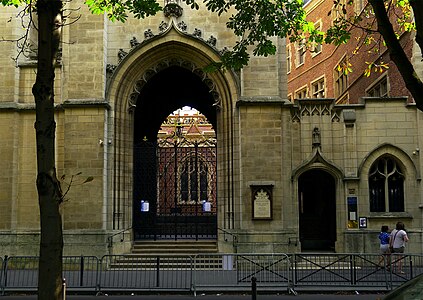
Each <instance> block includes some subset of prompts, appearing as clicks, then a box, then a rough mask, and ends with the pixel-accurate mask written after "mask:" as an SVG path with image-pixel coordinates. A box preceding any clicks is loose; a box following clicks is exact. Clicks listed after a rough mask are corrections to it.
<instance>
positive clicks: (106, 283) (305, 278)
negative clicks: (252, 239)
mask: <svg viewBox="0 0 423 300" xmlns="http://www.w3.org/2000/svg"><path fill="white" fill-rule="evenodd" d="M0 264H1V266H2V269H1V270H2V271H1V273H0V291H1V294H2V295H3V294H5V293H7V292H16V291H27V292H31V291H34V292H35V291H36V290H37V282H38V270H37V269H38V257H35V256H12V257H8V256H5V257H4V259H3V258H0ZM420 274H423V255H415V254H407V255H391V256H380V255H379V254H351V253H347V254H340V253H336V254H335V253H334V254H327V253H325V254H322V253H318V254H312V253H306V254H304V253H298V254H282V253H281V254H251V253H250V254H222V253H213V254H198V255H193V256H189V255H106V256H103V257H102V258H97V257H93V256H66V257H63V277H64V278H65V279H66V286H67V290H68V291H70V292H72V291H73V292H80V291H84V292H93V293H99V292H107V291H109V292H110V291H121V292H131V291H144V292H149V291H151V292H153V291H172V292H178V291H179V292H182V291H183V292H193V293H194V294H196V293H197V292H199V291H220V292H223V291H250V290H251V284H252V281H253V280H254V284H255V285H256V286H257V289H258V290H259V291H261V292H270V291H272V292H276V291H277V292H281V293H283V292H289V291H292V292H295V291H301V290H302V291H306V290H307V291H342V290H356V291H389V290H391V289H393V288H395V287H397V286H399V285H401V284H402V283H404V282H406V281H408V280H410V279H412V278H414V277H416V276H418V275H420Z"/></svg>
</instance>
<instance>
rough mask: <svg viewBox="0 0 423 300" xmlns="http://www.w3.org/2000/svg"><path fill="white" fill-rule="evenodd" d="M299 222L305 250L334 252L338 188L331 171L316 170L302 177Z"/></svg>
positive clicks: (299, 195) (299, 197)
mask: <svg viewBox="0 0 423 300" xmlns="http://www.w3.org/2000/svg"><path fill="white" fill-rule="evenodd" d="M298 199H299V206H298V207H299V225H300V242H301V250H302V251H334V249H335V241H336V187H335V179H334V177H333V176H332V175H331V174H329V173H328V172H326V171H324V170H321V169H312V170H309V171H306V172H304V173H303V174H301V176H300V177H299V179H298Z"/></svg>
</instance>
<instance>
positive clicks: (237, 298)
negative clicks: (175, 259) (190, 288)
mask: <svg viewBox="0 0 423 300" xmlns="http://www.w3.org/2000/svg"><path fill="white" fill-rule="evenodd" d="M383 296H384V295H383V294H358V295H356V294H348V295H345V294H298V295H297V296H294V295H286V294H284V295H277V294H276V295H260V294H259V295H257V300H288V299H291V300H382V299H383ZM0 299H4V300H36V299H37V296H36V295H19V296H16V295H15V296H4V297H0ZM106 299H108V300H141V299H142V300H147V299H148V300H195V299H198V300H251V299H252V296H251V295H247V294H243V295H235V294H200V295H197V297H194V296H193V295H174V294H161V295H148V294H143V295H108V296H106V295H103V296H92V295H84V296H76V295H71V296H67V297H66V300H106Z"/></svg>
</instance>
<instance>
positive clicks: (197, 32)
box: [192, 28, 202, 38]
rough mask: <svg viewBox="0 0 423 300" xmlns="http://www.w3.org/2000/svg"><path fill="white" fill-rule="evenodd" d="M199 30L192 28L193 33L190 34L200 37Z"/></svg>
mask: <svg viewBox="0 0 423 300" xmlns="http://www.w3.org/2000/svg"><path fill="white" fill-rule="evenodd" d="M201 34H202V33H201V30H200V29H198V28H195V29H194V33H193V34H192V35H193V36H195V37H197V38H201Z"/></svg>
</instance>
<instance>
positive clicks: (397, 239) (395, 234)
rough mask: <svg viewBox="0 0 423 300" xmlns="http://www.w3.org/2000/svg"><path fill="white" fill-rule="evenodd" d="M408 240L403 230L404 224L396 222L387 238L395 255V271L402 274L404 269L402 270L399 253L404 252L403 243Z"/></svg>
mask: <svg viewBox="0 0 423 300" xmlns="http://www.w3.org/2000/svg"><path fill="white" fill-rule="evenodd" d="M407 242H408V235H407V232H406V231H405V226H404V223H403V222H398V223H397V225H396V226H395V229H394V230H392V232H391V235H390V239H389V245H390V249H391V252H392V253H393V254H394V255H396V256H397V258H396V260H395V262H396V267H397V270H396V271H397V272H398V273H399V274H404V271H403V270H402V260H403V258H402V257H401V254H402V253H404V250H405V243H407Z"/></svg>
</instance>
